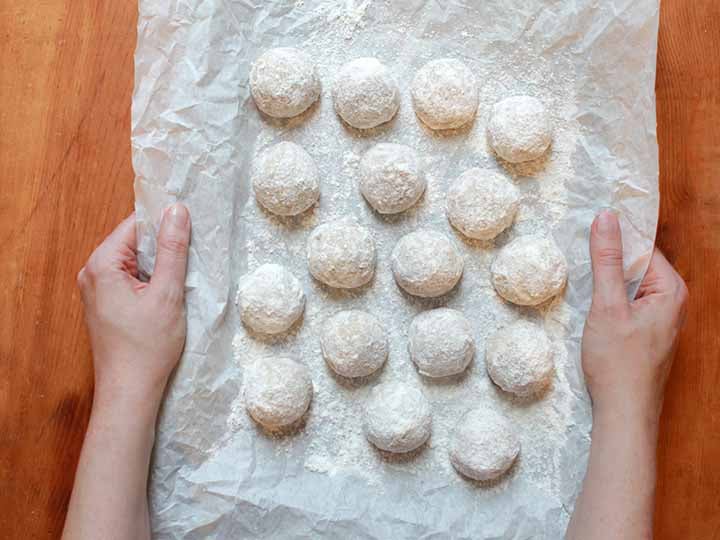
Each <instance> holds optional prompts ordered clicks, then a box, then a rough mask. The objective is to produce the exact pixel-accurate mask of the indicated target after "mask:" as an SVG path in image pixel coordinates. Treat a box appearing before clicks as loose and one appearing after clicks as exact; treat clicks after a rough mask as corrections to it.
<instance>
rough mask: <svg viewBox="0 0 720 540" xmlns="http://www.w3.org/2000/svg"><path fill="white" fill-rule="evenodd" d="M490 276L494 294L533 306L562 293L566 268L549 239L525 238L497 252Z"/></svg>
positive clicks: (558, 249) (563, 257) (517, 239)
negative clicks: (495, 292)
mask: <svg viewBox="0 0 720 540" xmlns="http://www.w3.org/2000/svg"><path fill="white" fill-rule="evenodd" d="M491 272H492V281H493V285H494V286H495V290H496V291H497V292H498V294H499V295H500V296H502V297H503V298H504V299H505V300H508V301H509V302H512V303H513V304H518V305H520V306H536V305H538V304H541V303H542V302H544V301H545V300H548V299H549V298H552V297H553V296H555V295H556V294H558V293H560V292H561V291H562V290H563V288H564V287H565V282H566V281H567V275H568V268H567V262H565V256H564V255H563V254H562V252H561V251H560V248H558V247H557V244H556V243H555V242H554V241H553V240H552V239H551V238H547V237H544V236H537V235H527V236H521V237H520V238H516V239H515V240H513V241H512V242H510V243H509V244H508V245H506V246H505V247H504V248H502V250H500V253H499V254H498V256H497V257H496V258H495V260H494V261H493V264H492V268H491Z"/></svg>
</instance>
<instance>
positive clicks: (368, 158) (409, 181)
mask: <svg viewBox="0 0 720 540" xmlns="http://www.w3.org/2000/svg"><path fill="white" fill-rule="evenodd" d="M426 185H427V182H426V180H425V177H424V176H423V174H422V171H421V170H420V164H419V160H418V155H417V153H416V152H415V150H413V149H412V148H410V147H409V146H405V145H404V144H393V143H380V144H376V145H375V146H373V147H372V148H371V149H370V150H368V151H367V152H366V153H365V155H364V156H363V157H362V159H361V160H360V192H361V193H362V194H363V196H364V197H365V199H366V200H367V201H368V202H369V203H370V205H371V206H372V207H373V208H374V209H375V210H377V211H378V212H379V213H381V214H397V213H399V212H403V211H405V210H407V209H408V208H410V207H411V206H412V205H413V204H415V203H416V202H417V201H418V199H420V197H421V196H422V194H423V192H424V191H425V187H426Z"/></svg>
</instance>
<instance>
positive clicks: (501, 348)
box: [485, 321, 555, 396]
mask: <svg viewBox="0 0 720 540" xmlns="http://www.w3.org/2000/svg"><path fill="white" fill-rule="evenodd" d="M485 368H486V369H487V372H488V375H489V376H490V378H491V379H492V380H493V382H494V383H495V384H497V385H498V386H499V387H500V388H502V389H503V390H505V391H506V392H510V393H512V394H516V395H518V396H529V395H532V394H535V393H537V392H539V391H540V390H542V389H543V388H545V387H546V386H547V385H548V383H549V382H550V379H551V377H552V374H553V370H554V368H555V363H554V355H553V348H552V343H550V340H549V339H548V337H547V334H545V331H544V330H542V329H541V328H540V327H539V326H537V325H535V324H532V323H529V322H527V321H517V322H515V323H513V324H511V325H510V326H508V327H506V328H503V329H502V330H498V331H497V332H495V333H494V334H493V335H492V336H490V337H489V338H488V340H487V348H486V350H485Z"/></svg>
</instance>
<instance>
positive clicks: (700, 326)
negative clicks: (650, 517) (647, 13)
mask: <svg viewBox="0 0 720 540" xmlns="http://www.w3.org/2000/svg"><path fill="white" fill-rule="evenodd" d="M719 21H720V2H718V1H717V0H693V1H692V2H688V1H683V0H663V3H662V16H661V23H660V52H659V57H658V76H657V103H658V138H659V141H660V161H661V175H660V181H661V187H662V207H661V213H660V231H659V244H660V246H661V247H662V248H663V249H664V250H665V253H666V254H667V255H668V257H669V259H670V260H671V262H672V263H673V264H675V266H676V267H677V268H678V270H679V271H680V273H681V274H682V275H683V276H684V278H685V279H686V280H687V282H688V286H689V288H690V294H691V304H690V313H689V318H688V322H687V327H686V328H685V331H684V333H683V336H682V340H681V343H680V347H679V351H678V356H677V359H676V362H675V366H674V368H673V372H672V379H671V381H670V384H669V388H668V396H667V401H666V405H665V411H664V416H663V424H662V434H661V442H660V448H659V460H660V462H659V483H658V501H657V512H656V532H657V534H656V537H657V538H660V539H667V540H671V539H672V540H676V539H678V538H682V539H684V540H713V539H715V540H717V539H720V268H719V266H720V22H719ZM135 23H136V10H135V7H134V2H124V1H121V2H110V1H103V0H35V1H33V2H13V1H10V0H8V1H6V2H2V3H0V248H1V253H2V257H1V258H0V321H1V324H0V422H1V424H0V538H2V539H5V538H8V539H36V538H42V539H46V538H47V539H50V538H57V537H59V534H60V531H61V529H62V525H63V520H64V515H65V510H66V506H67V503H68V498H69V496H70V490H71V486H72V481H73V473H74V468H75V464H76V462H77V458H78V453H79V451H80V445H81V443H82V438H83V432H84V430H85V426H86V423H87V420H88V413H89V411H90V405H91V400H92V385H93V381H92V367H91V358H90V349H89V346H88V339H87V336H86V333H85V330H84V328H83V322H82V313H81V306H80V302H79V298H78V292H77V289H76V287H75V275H76V273H77V271H78V270H79V269H80V267H81V266H82V264H83V263H84V261H85V259H86V258H87V256H88V255H89V254H90V252H91V251H92V249H93V247H94V246H95V245H96V244H98V243H99V242H100V241H101V240H102V239H103V238H104V237H105V235H106V234H107V233H108V232H109V231H110V230H111V229H112V228H113V227H114V226H115V224H117V223H118V222H119V221H120V220H121V218H123V217H124V216H126V215H127V214H128V213H130V211H131V210H132V201H133V193H132V180H133V171H132V167H131V161H130V99H131V92H132V86H133V49H134V45H135Z"/></svg>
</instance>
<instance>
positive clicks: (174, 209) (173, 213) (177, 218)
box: [167, 203, 190, 228]
mask: <svg viewBox="0 0 720 540" xmlns="http://www.w3.org/2000/svg"><path fill="white" fill-rule="evenodd" d="M167 216H168V219H169V220H170V223H171V224H172V225H173V226H175V227H178V228H183V227H185V226H187V223H188V219H189V217H190V213H189V212H188V209H187V207H186V206H185V205H184V204H180V203H175V204H173V205H172V206H171V207H170V210H169V211H168V212H167Z"/></svg>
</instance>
